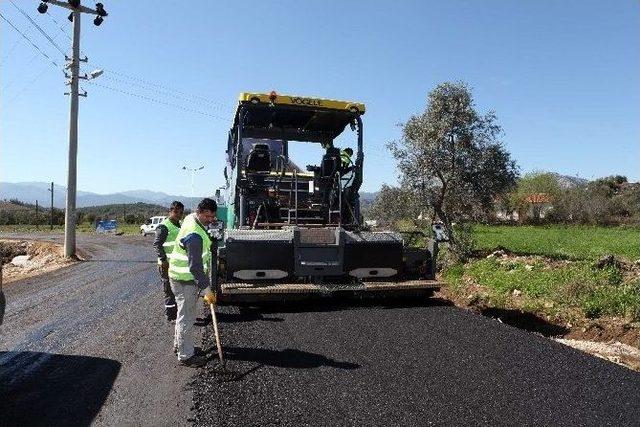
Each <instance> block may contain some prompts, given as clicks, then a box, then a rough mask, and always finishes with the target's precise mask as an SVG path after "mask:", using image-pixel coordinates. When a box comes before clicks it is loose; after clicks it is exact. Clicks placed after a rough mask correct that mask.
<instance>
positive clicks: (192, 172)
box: [182, 165, 204, 205]
mask: <svg viewBox="0 0 640 427" xmlns="http://www.w3.org/2000/svg"><path fill="white" fill-rule="evenodd" d="M202 169H204V165H202V166H200V167H199V168H189V167H187V166H182V170H186V171H189V172H191V198H192V199H193V198H194V197H195V196H194V188H193V185H194V179H195V175H196V172H198V171H201V170H202ZM194 205H195V203H194Z"/></svg>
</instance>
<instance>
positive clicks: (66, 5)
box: [45, 0, 98, 15]
mask: <svg viewBox="0 0 640 427" xmlns="http://www.w3.org/2000/svg"><path fill="white" fill-rule="evenodd" d="M45 3H49V4H53V5H55V6H60V7H64V8H65V9H69V10H71V11H78V12H82V13H90V14H92V15H98V11H97V10H94V9H91V8H90V7H86V6H82V5H79V6H78V7H73V6H72V5H71V4H69V3H68V2H66V1H60V0H46V1H45Z"/></svg>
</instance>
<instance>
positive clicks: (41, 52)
mask: <svg viewBox="0 0 640 427" xmlns="http://www.w3.org/2000/svg"><path fill="white" fill-rule="evenodd" d="M0 18H2V19H3V20H4V21H5V22H6V23H7V24H9V25H10V26H11V28H13V29H14V30H16V31H17V32H18V33H19V34H20V35H21V36H22V37H23V38H24V39H25V40H27V41H28V42H29V43H30V44H31V46H33V48H34V49H35V50H37V51H38V52H40V54H41V55H42V56H44V57H45V58H47V59H48V60H49V61H50V62H51V63H52V64H53V66H54V67H56V68H59V69H60V70H62V68H61V67H60V65H58V64H57V63H56V61H54V60H53V59H52V58H51V57H50V56H49V55H47V54H46V53H45V52H44V51H43V50H42V49H40V48H39V47H38V45H37V44H35V43H34V42H32V41H31V39H30V38H29V37H27V36H25V35H24V33H23V32H22V31H20V30H19V29H18V28H16V26H15V25H13V23H12V22H11V21H9V20H8V19H7V18H6V17H5V16H4V15H3V14H2V12H0Z"/></svg>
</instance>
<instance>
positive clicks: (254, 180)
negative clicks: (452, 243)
mask: <svg viewBox="0 0 640 427" xmlns="http://www.w3.org/2000/svg"><path fill="white" fill-rule="evenodd" d="M364 113H365V106H364V104H362V103H358V102H344V101H335V100H328V99H318V98H306V97H298V96H288V95H279V94H276V93H275V92H271V93H269V94H266V93H265V94H263V93H242V94H241V95H240V98H239V102H238V107H237V110H236V113H235V117H234V121H233V126H232V127H231V130H230V131H229V137H228V142H227V150H226V166H225V169H224V177H225V181H226V185H225V186H224V187H223V188H222V189H221V190H222V192H221V193H220V194H219V200H222V201H223V205H224V209H221V210H220V214H222V215H223V216H224V218H220V219H222V220H223V221H224V222H225V224H226V229H225V230H224V233H223V238H222V241H221V242H220V244H219V249H218V265H217V269H216V270H217V271H216V273H215V274H216V276H217V287H218V291H219V292H220V294H219V295H220V301H221V303H223V304H236V303H237V304H241V303H251V302H261V301H269V300H288V299H298V298H310V297H313V296H328V295H335V294H348V295H371V294H380V293H382V294H387V295H388V294H391V293H407V292H412V293H426V294H430V293H432V292H433V291H434V290H435V289H437V288H438V287H439V284H438V282H437V281H436V280H435V257H436V253H437V242H436V241H435V239H429V240H428V243H427V244H425V245H424V247H415V246H411V245H409V244H408V242H407V239H406V238H405V237H406V236H403V235H402V234H399V233H395V232H390V231H371V230H370V229H368V227H366V226H365V224H364V223H363V218H362V216H361V213H360V200H359V190H360V186H361V184H362V181H363V163H364V158H365V154H364V144H363V123H362V116H363V115H364ZM346 132H351V135H353V144H352V145H351V146H352V147H354V148H355V150H352V151H353V157H354V158H355V159H353V158H351V157H349V156H345V153H344V150H341V147H337V146H335V145H334V142H335V141H336V138H338V137H339V136H340V135H341V134H343V133H345V134H346ZM344 137H345V135H343V136H342V137H341V140H342V139H344ZM290 142H303V143H309V144H317V145H318V146H316V147H315V148H316V151H319V152H320V153H322V154H321V155H320V156H319V157H318V158H317V159H315V163H314V164H310V165H307V166H306V168H305V169H302V168H301V167H300V166H298V164H296V159H292V158H291V157H290V156H289V145H290ZM318 148H319V150H318ZM344 148H346V147H342V149H344Z"/></svg>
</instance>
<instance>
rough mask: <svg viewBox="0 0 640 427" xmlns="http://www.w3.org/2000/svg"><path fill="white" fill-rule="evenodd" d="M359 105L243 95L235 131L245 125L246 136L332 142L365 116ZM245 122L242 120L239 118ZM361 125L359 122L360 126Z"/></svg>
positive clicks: (275, 95) (293, 97) (281, 96)
mask: <svg viewBox="0 0 640 427" xmlns="http://www.w3.org/2000/svg"><path fill="white" fill-rule="evenodd" d="M364 112H365V106H364V104H362V103H359V102H348V101H336V100H332V99H320V98H308V97H300V96H291V95H278V94H276V93H275V92H271V93H270V94H265V93H241V94H240V97H239V103H238V109H237V111H236V115H235V119H234V128H236V129H237V127H238V125H239V124H240V123H242V130H241V132H242V135H243V137H250V138H268V139H283V140H294V141H308V142H330V141H332V140H333V139H335V138H336V137H337V136H338V135H340V134H341V133H342V131H344V128H345V127H346V126H347V125H348V124H350V123H351V124H353V125H356V120H357V121H358V122H359V119H358V117H359V116H361V115H362V114H364ZM241 114H242V115H243V120H242V121H241V120H240V115H241ZM358 124H359V123H358Z"/></svg>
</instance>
